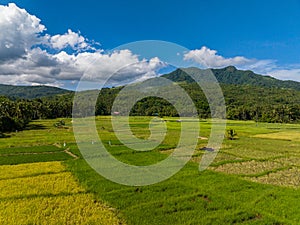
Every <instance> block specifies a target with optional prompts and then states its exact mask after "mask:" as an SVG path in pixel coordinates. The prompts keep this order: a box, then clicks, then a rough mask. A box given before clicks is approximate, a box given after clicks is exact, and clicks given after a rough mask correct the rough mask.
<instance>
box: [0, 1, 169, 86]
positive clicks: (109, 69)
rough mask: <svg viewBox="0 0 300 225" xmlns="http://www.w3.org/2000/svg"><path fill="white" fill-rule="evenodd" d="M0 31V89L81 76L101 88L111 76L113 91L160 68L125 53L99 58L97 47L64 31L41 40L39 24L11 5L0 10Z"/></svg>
mask: <svg viewBox="0 0 300 225" xmlns="http://www.w3.org/2000/svg"><path fill="white" fill-rule="evenodd" d="M0 30H1V33H0V82H1V83H6V84H26V85H28V84H29V85H36V84H48V85H49V84H50V85H52V86H63V85H64V82H65V81H70V83H71V82H72V83H76V81H78V80H80V78H82V76H83V77H84V79H86V80H90V81H98V82H105V81H106V79H107V78H108V76H110V75H112V74H114V75H113V77H112V78H111V79H110V82H111V83H113V84H114V85H118V84H124V82H132V81H135V80H143V79H147V78H150V77H153V76H156V72H155V70H158V69H160V68H161V67H163V66H164V64H163V63H162V62H161V61H160V60H159V59H158V58H153V59H149V60H146V59H139V57H138V56H137V55H135V54H133V53H132V52H131V51H129V50H120V51H114V52H112V53H105V52H104V51H103V50H102V49H99V48H96V47H98V45H97V44H98V43H96V42H93V41H89V40H88V39H87V38H85V37H84V36H82V35H81V34H80V32H77V33H76V32H73V31H72V30H70V29H69V30H68V31H67V32H66V33H65V34H57V35H53V36H51V35H49V34H46V27H45V26H44V25H43V24H41V20H40V19H39V18H37V17H36V16H34V15H31V14H29V13H28V12H27V11H26V10H25V9H20V8H19V7H18V6H16V5H15V4H13V3H11V4H8V5H7V6H1V5H0ZM95 46H96V47H95ZM49 50H51V51H49ZM70 50H73V52H72V51H71V52H70ZM50 52H51V53H50ZM129 65H131V66H129Z"/></svg>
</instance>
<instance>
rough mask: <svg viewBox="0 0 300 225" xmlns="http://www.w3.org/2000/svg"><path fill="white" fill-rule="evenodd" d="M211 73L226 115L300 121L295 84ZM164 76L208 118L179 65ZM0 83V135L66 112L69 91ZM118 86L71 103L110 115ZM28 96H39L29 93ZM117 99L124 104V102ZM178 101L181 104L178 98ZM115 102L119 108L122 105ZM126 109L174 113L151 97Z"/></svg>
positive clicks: (229, 71) (84, 112) (231, 71)
mask: <svg viewBox="0 0 300 225" xmlns="http://www.w3.org/2000/svg"><path fill="white" fill-rule="evenodd" d="M184 70H185V71H188V72H191V73H193V74H195V75H197V76H201V75H203V74H202V73H203V70H201V69H198V68H188V69H184ZM213 72H214V73H215V76H216V78H217V79H218V80H219V82H220V86H221V88H222V90H223V94H224V98H225V103H226V118H227V119H233V120H255V121H262V122H279V123H295V122H296V123H298V122H300V83H298V82H294V81H280V80H277V79H275V78H271V77H267V76H262V75H258V74H255V73H253V72H251V71H240V70H236V69H235V68H234V67H226V68H224V69H214V70H213ZM164 77H167V78H168V79H170V80H173V81H174V82H176V83H178V84H179V85H180V86H181V87H182V88H183V89H184V90H185V91H186V93H187V94H188V95H189V96H190V97H191V99H192V100H193V103H194V105H195V106H196V109H197V113H198V115H199V117H200V118H210V117H211V113H210V107H209V104H208V102H207V99H206V97H205V95H204V93H203V91H202V90H201V88H200V87H199V85H198V84H197V83H196V82H194V81H193V80H192V79H191V77H190V76H188V75H187V74H186V73H185V72H183V70H180V69H178V70H175V71H173V72H172V73H170V74H166V75H164ZM3 87H5V88H11V87H10V86H7V85H0V95H1V94H5V95H6V96H7V95H8V96H9V97H4V96H2V97H1V96H0V137H1V132H6V131H14V130H21V129H24V128H25V127H26V125H27V124H28V122H29V121H31V120H35V119H44V118H49V119H51V118H52V119H53V118H63V117H71V116H72V106H73V98H74V93H75V92H72V91H67V90H63V89H58V88H51V87H45V86H43V87H20V89H18V87H16V86H13V88H17V89H16V90H18V91H16V92H15V93H12V95H10V94H9V93H10V92H9V91H8V90H7V91H4V89H2V88H3ZM122 88H123V87H122V86H120V87H115V88H103V89H102V90H101V91H100V94H99V95H98V91H97V90H91V91H82V92H80V93H79V96H80V98H81V99H82V101H80V102H78V103H76V104H77V106H78V108H79V109H80V110H79V111H78V116H88V115H111V113H112V112H111V110H112V106H113V104H114V101H115V98H116V96H118V94H119V92H120V91H121V90H122ZM169 88H170V87H169ZM11 90H12V89H11ZM165 91H166V92H167V91H168V87H165ZM3 92H5V93H3ZM95 94H96V95H98V99H97V102H96V105H95V106H94V105H93V106H91V104H92V103H93V101H92V99H94V97H95ZM17 96H18V97H17ZM34 96H45V97H36V98H34ZM26 97H28V98H29V99H26ZM173 97H174V98H175V99H180V93H177V92H176V93H174V96H173ZM30 98H34V99H30ZM93 104H94V103H93ZM123 104H125V105H126V101H124V102H123ZM176 104H177V103H176ZM178 104H181V103H180V102H178ZM119 107H121V108H122V105H119ZM125 108H126V107H125ZM184 108H185V109H186V110H185V114H184V115H183V116H193V115H194V114H193V115H191V113H190V112H192V110H190V109H191V105H184ZM130 114H131V115H135V116H153V115H159V116H178V112H177V111H176V109H175V108H174V106H173V105H172V104H170V103H169V102H168V101H166V100H164V99H161V98H156V97H148V98H144V99H141V100H140V101H138V102H137V103H136V104H135V105H134V107H133V108H132V109H131V112H130ZM76 116H77V114H76Z"/></svg>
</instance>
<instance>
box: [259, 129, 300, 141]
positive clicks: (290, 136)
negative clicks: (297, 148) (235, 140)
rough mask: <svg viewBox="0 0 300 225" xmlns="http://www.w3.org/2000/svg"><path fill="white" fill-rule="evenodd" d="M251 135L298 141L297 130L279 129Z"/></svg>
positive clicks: (299, 137)
mask: <svg viewBox="0 0 300 225" xmlns="http://www.w3.org/2000/svg"><path fill="white" fill-rule="evenodd" d="M253 137H257V138H270V139H277V140H289V141H300V135H299V131H280V132H276V133H268V134H256V135H254V136H253Z"/></svg>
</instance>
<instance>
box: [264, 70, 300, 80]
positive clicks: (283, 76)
mask: <svg viewBox="0 0 300 225" xmlns="http://www.w3.org/2000/svg"><path fill="white" fill-rule="evenodd" d="M269 74H270V75H271V76H273V77H276V78H278V79H280V80H294V81H298V82H300V69H279V70H274V71H270V72H269Z"/></svg>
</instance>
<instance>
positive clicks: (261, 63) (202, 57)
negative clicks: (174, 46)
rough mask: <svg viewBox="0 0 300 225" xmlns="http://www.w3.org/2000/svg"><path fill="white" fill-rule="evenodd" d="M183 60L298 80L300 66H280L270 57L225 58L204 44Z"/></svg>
mask: <svg viewBox="0 0 300 225" xmlns="http://www.w3.org/2000/svg"><path fill="white" fill-rule="evenodd" d="M183 58H184V60H190V61H193V62H195V63H197V64H199V65H200V66H202V67H204V68H222V67H226V66H236V67H237V68H238V69H242V70H252V71H254V72H256V73H258V74H263V75H270V76H273V77H275V78H277V79H281V80H295V81H300V69H298V68H299V67H300V66H299V65H296V68H294V67H295V65H293V66H292V65H286V68H282V67H281V66H279V65H278V64H277V61H276V60H272V59H263V60H258V59H249V58H246V57H243V56H235V57H229V58H226V57H224V56H221V55H218V54H217V51H216V50H211V49H209V48H207V47H205V46H203V47H202V48H201V49H195V50H191V51H189V52H187V53H185V54H184V56H183ZM287 68H288V69H287Z"/></svg>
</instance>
